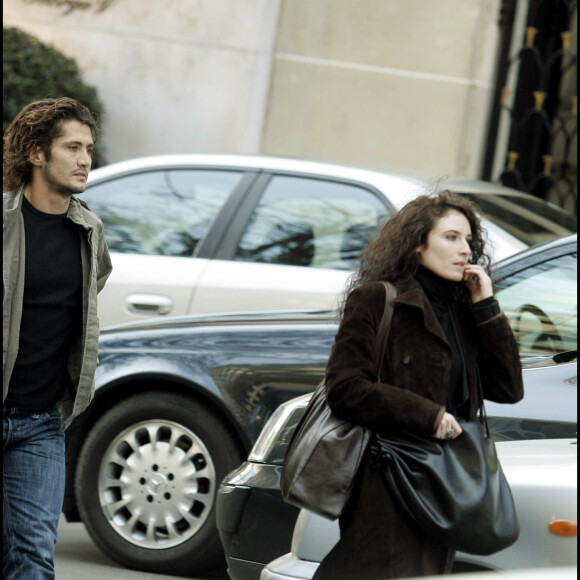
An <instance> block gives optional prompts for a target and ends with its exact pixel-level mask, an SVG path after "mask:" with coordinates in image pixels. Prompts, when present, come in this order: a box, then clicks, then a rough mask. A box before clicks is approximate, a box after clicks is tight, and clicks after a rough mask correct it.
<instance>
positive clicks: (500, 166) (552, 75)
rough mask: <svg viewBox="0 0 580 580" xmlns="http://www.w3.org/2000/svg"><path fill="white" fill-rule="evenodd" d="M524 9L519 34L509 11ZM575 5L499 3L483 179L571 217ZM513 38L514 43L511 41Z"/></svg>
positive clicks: (562, 0)
mask: <svg viewBox="0 0 580 580" xmlns="http://www.w3.org/2000/svg"><path fill="white" fill-rule="evenodd" d="M524 9H527V15H526V19H525V30H523V31H522V30H521V28H520V30H519V33H520V34H518V30H517V26H516V24H517V21H516V10H524ZM576 24H577V3H576V0H529V1H522V0H520V1H518V0H503V2H502V9H501V16H500V22H499V25H500V27H501V46H500V55H499V63H498V67H497V76H496V87H495V94H494V101H493V108H492V112H491V117H490V126H489V132H488V142H487V146H486V154H485V160H484V166H483V171H482V178H483V179H485V180H499V181H501V182H502V183H504V184H505V185H509V186H511V187H515V188H517V189H520V190H523V191H528V192H530V193H532V194H534V195H537V196H538V197H541V198H543V199H546V200H548V201H552V202H553V203H556V204H557V205H560V206H561V207H564V208H566V209H568V210H569V211H571V212H573V213H574V214H577V183H578V181H577V161H576V151H577V119H578V114H577V92H576V76H577V46H576ZM516 36H519V38H516Z"/></svg>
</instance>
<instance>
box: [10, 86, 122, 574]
mask: <svg viewBox="0 0 580 580" xmlns="http://www.w3.org/2000/svg"><path fill="white" fill-rule="evenodd" d="M96 130H97V125H96V122H95V119H94V118H93V115H92V114H91V112H90V111H89V110H88V109H87V108H86V107H84V106H83V105H81V104H80V103H78V102H77V101H75V100H74V99H70V98H66V97H63V98H58V99H41V100H38V101H34V102H32V103H30V104H29V105H27V106H26V107H24V109H22V111H20V113H18V115H17V116H16V117H15V119H14V120H13V121H12V123H11V125H10V126H9V127H8V129H7V130H6V132H5V134H4V157H3V169H4V175H3V181H4V196H3V197H4V204H3V217H4V219H3V237H2V240H3V281H4V286H3V291H4V294H3V346H2V372H3V394H2V400H3V405H2V415H3V458H2V459H3V462H2V466H3V489H4V493H3V500H2V504H3V505H2V507H3V533H2V536H3V577H4V578H5V579H8V580H23V579H31V580H32V579H34V580H36V579H48V578H54V547H55V544H56V538H57V525H58V520H59V517H60V512H61V509H62V503H63V499H64V490H65V442H64V430H65V429H66V428H67V427H68V426H69V425H70V424H71V422H72V420H73V419H74V417H76V416H77V415H78V414H79V413H81V412H82V411H84V409H85V408H86V407H87V405H88V404H89V402H90V401H91V398H92V396H93V389H94V382H93V379H94V373H95V367H96V364H97V344H98V336H99V323H98V319H97V293H98V292H100V290H101V289H102V288H103V286H104V285H105V281H106V280H107V278H108V276H109V274H110V273H111V269H112V268H111V260H110V257H109V251H108V248H107V244H106V242H105V236H104V230H103V224H102V222H101V220H99V218H98V217H97V216H96V215H95V214H94V213H93V212H92V211H91V210H90V209H89V207H88V206H87V204H86V203H85V202H83V201H81V200H79V199H77V198H76V197H75V195H74V194H76V193H82V192H83V191H84V190H85V188H86V183H87V176H88V173H89V170H90V168H91V155H92V152H93V147H94V143H95V137H96Z"/></svg>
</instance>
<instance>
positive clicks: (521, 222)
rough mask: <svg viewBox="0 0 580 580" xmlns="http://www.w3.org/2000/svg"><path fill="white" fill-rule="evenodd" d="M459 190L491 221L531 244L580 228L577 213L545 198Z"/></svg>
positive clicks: (573, 231)
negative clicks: (549, 202) (572, 212)
mask: <svg viewBox="0 0 580 580" xmlns="http://www.w3.org/2000/svg"><path fill="white" fill-rule="evenodd" d="M459 193H460V194H461V195H462V196H463V197H467V198H468V199H469V200H471V201H472V202H473V203H474V204H475V205H476V206H477V207H478V208H479V209H480V210H481V212H482V214H483V215H485V216H487V217H489V219H490V221H492V222H494V223H496V224H497V225H498V226H500V227H501V228H503V229H504V230H506V231H507V232H509V233H510V234H511V235H512V236H514V237H515V238H517V239H518V240H521V241H522V242H524V243H525V244H527V245H528V246H535V245H536V244H543V243H545V242H549V241H551V240H555V239H556V238H560V237H562V236H567V235H569V234H573V233H575V232H576V231H577V224H576V218H575V216H573V215H572V214H570V213H568V212H567V211H564V210H563V209H561V208H559V207H557V206H555V205H550V204H546V203H544V201H543V200H541V199H535V198H530V197H516V196H512V195H493V194H490V193H485V194H481V193H464V192H459Z"/></svg>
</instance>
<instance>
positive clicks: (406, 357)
mask: <svg viewBox="0 0 580 580" xmlns="http://www.w3.org/2000/svg"><path fill="white" fill-rule="evenodd" d="M410 362H411V357H410V356H409V355H405V356H404V357H403V364H404V365H408V364H409V363H410Z"/></svg>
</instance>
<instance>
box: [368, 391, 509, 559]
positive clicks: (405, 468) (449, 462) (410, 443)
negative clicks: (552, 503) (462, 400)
mask: <svg viewBox="0 0 580 580" xmlns="http://www.w3.org/2000/svg"><path fill="white" fill-rule="evenodd" d="M478 383H479V391H480V400H481V406H480V414H479V420H476V421H460V422H459V424H460V425H461V428H462V429H463V432H462V433H461V435H459V437H457V438H455V439H452V440H449V441H442V440H438V439H433V438H427V437H421V436H419V435H415V434H413V433H408V432H403V433H401V434H400V435H399V434H397V435H394V434H393V435H389V436H388V437H383V436H380V435H376V436H375V437H374V438H373V441H372V443H371V446H370V452H369V460H370V461H371V464H372V465H373V466H375V467H377V468H379V469H381V470H382V474H383V477H384V480H385V482H386V485H387V488H388V489H389V490H390V492H391V493H392V494H393V497H394V498H395V500H396V501H397V503H398V505H399V506H400V507H401V508H402V509H403V510H404V511H405V512H406V513H407V515H408V516H409V517H410V518H411V519H412V520H413V521H414V522H415V523H416V524H417V525H418V526H420V527H421V528H422V529H424V530H425V531H427V532H428V533H429V534H431V535H433V536H434V537H436V538H437V539H438V540H440V541H441V542H442V543H444V544H446V545H447V546H449V547H450V548H454V549H456V550H460V551H462V552H467V553H469V554H480V555H488V554H493V553H495V552H498V551H499V550H503V549H504V548H507V547H508V546H511V545H512V544H513V543H514V542H515V541H516V540H517V538H518V536H519V524H518V519H517V514H516V510H515V506H514V501H513V497H512V494H511V490H510V487H509V484H508V482H507V480H506V478H505V475H504V472H503V470H502V468H501V465H500V463H499V460H498V457H497V451H496V448H495V443H494V441H493V439H492V438H491V437H490V433H489V426H488V423H487V416H486V415H485V407H484V404H483V392H482V388H481V380H478Z"/></svg>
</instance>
